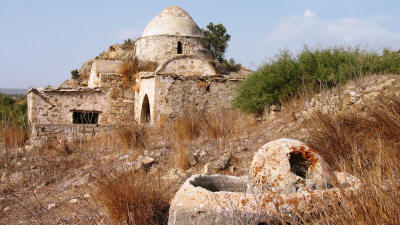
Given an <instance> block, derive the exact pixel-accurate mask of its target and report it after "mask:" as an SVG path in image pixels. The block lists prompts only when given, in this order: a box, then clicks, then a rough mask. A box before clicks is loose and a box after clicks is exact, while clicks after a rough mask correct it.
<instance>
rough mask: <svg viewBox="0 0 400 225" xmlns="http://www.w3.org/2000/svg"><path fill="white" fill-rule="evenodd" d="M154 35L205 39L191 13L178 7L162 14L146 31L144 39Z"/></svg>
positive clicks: (166, 10)
mask: <svg viewBox="0 0 400 225" xmlns="http://www.w3.org/2000/svg"><path fill="white" fill-rule="evenodd" d="M154 35H177V36H191V37H204V36H203V33H202V31H201V29H200V28H199V26H197V24H196V23H195V22H194V21H193V19H192V17H191V16H190V15H189V13H187V12H186V11H185V10H183V9H182V8H180V7H178V6H170V7H168V8H166V9H164V10H163V11H162V12H160V13H159V14H158V15H157V16H156V17H155V18H154V19H153V20H152V21H151V22H150V23H149V24H148V25H147V27H146V28H145V29H144V31H143V34H142V37H147V36H154Z"/></svg>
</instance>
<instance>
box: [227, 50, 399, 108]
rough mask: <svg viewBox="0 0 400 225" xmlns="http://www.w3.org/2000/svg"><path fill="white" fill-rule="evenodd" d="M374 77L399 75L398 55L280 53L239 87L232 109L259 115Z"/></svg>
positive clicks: (369, 52)
mask: <svg viewBox="0 0 400 225" xmlns="http://www.w3.org/2000/svg"><path fill="white" fill-rule="evenodd" d="M378 73H379V74H388V73H395V74H400V55H399V52H398V51H391V50H388V49H385V50H384V51H383V53H382V54H378V53H377V52H371V51H366V50H363V49H360V48H354V49H351V48H349V49H344V48H329V49H315V50H310V49H308V48H307V47H305V49H304V50H303V51H302V52H301V53H300V54H298V55H297V56H293V55H292V54H290V53H289V52H288V51H282V52H280V53H279V54H277V55H276V56H275V57H274V58H273V59H272V60H271V61H270V62H267V63H266V64H264V65H262V66H261V67H260V68H259V69H258V70H257V71H255V72H254V73H253V74H252V75H250V76H249V77H248V78H247V79H246V80H245V81H244V82H243V83H242V84H241V85H240V86H239V88H238V89H237V93H236V98H235V101H234V103H233V106H234V107H236V108H239V109H241V110H242V111H244V112H252V113H258V114H261V113H262V112H263V110H264V107H266V106H268V105H271V104H280V103H282V101H285V100H287V99H289V98H291V97H294V96H296V95H300V94H304V93H312V92H319V91H321V90H322V89H323V88H331V87H334V86H336V85H338V84H342V83H345V82H346V81H348V80H351V79H354V78H357V77H361V76H367V75H371V74H378Z"/></svg>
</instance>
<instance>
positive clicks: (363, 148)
mask: <svg viewBox="0 0 400 225" xmlns="http://www.w3.org/2000/svg"><path fill="white" fill-rule="evenodd" d="M399 109H400V100H399V99H398V98H396V97H394V96H393V97H382V98H380V99H378V101H377V102H376V104H374V106H373V107H371V108H369V109H368V110H367V111H366V113H363V114H360V113H347V114H345V115H338V116H335V115H326V114H322V113H320V112H317V113H315V114H314V115H313V117H312V119H311V120H310V121H308V123H307V124H306V129H307V131H308V132H307V134H306V135H307V138H306V142H308V143H309V144H311V145H312V146H313V147H314V148H315V149H317V150H319V151H320V152H321V153H322V154H323V156H324V158H325V159H326V161H328V163H329V164H330V165H331V166H332V167H334V168H335V169H337V170H341V171H345V172H348V173H350V174H353V175H354V176H356V177H358V178H360V180H361V183H362V187H361V189H360V190H359V191H357V192H353V193H346V192H343V193H342V198H339V199H336V200H335V201H334V202H333V204H329V205H328V204H318V205H315V209H317V210H316V211H317V212H319V213H318V214H317V215H315V214H314V213H311V212H309V213H303V214H299V218H300V221H301V224H399V223H400V216H399V215H400V208H399V207H398V206H399V205H400V192H399V190H400V164H399V163H398V162H399V160H400V151H399V147H400V145H399V144H400V142H399V140H400V129H399V128H400V110H399ZM289 222H292V223H293V222H295V221H289ZM297 223H298V221H297V222H296V223H294V224H297Z"/></svg>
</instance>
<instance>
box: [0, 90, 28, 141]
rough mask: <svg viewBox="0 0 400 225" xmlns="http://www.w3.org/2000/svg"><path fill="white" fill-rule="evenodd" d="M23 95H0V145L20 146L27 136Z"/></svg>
mask: <svg viewBox="0 0 400 225" xmlns="http://www.w3.org/2000/svg"><path fill="white" fill-rule="evenodd" d="M26 128H27V103H26V99H25V96H23V97H19V98H11V97H9V96H7V95H0V146H1V145H4V146H7V147H14V146H21V145H23V144H24V143H25V141H26V140H27V138H28V134H27V132H26Z"/></svg>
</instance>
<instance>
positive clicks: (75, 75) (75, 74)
mask: <svg viewBox="0 0 400 225" xmlns="http://www.w3.org/2000/svg"><path fill="white" fill-rule="evenodd" d="M79 76H80V74H79V71H78V70H77V69H74V70H71V78H72V79H74V80H76V79H78V78H79Z"/></svg>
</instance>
